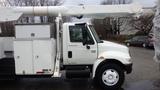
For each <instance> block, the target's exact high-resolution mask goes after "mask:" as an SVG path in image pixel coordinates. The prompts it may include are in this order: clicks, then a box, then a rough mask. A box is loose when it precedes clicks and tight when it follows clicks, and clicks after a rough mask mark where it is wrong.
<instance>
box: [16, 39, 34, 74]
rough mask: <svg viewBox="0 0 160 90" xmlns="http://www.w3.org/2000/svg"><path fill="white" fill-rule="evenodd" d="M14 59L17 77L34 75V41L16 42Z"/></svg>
mask: <svg viewBox="0 0 160 90" xmlns="http://www.w3.org/2000/svg"><path fill="white" fill-rule="evenodd" d="M14 58H15V70H16V74H17V75H23V74H24V75H27V74H28V75H32V74H33V70H34V69H33V67H34V65H33V55H32V41H14Z"/></svg>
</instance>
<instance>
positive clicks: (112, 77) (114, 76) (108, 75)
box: [102, 69, 119, 86]
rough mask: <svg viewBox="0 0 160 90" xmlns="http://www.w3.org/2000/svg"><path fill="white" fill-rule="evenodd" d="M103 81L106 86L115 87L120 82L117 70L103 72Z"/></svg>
mask: <svg viewBox="0 0 160 90" xmlns="http://www.w3.org/2000/svg"><path fill="white" fill-rule="evenodd" d="M102 81H103V83H104V84H105V85H108V86H113V85H115V84H117V82H118V81H119V74H118V73H117V71H116V70H113V69H108V70H106V71H104V72H103V74H102Z"/></svg>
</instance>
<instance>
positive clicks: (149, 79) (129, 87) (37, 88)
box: [0, 47, 160, 90]
mask: <svg viewBox="0 0 160 90" xmlns="http://www.w3.org/2000/svg"><path fill="white" fill-rule="evenodd" d="M130 53H131V55H132V60H133V63H134V65H133V72H132V73H131V74H129V75H126V80H125V83H124V85H123V86H122V90H160V69H159V64H157V63H155V61H154V60H153V56H154V50H151V49H145V48H137V47H130ZM0 90H99V89H98V88H95V87H94V86H93V85H92V81H91V80H90V79H73V80H67V79H65V78H61V79H58V78H54V79H36V78H25V79H21V80H18V81H0Z"/></svg>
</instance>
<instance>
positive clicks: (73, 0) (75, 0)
mask: <svg viewBox="0 0 160 90" xmlns="http://www.w3.org/2000/svg"><path fill="white" fill-rule="evenodd" d="M101 1H102V0H66V1H65V5H78V4H87V5H96V4H99V3H100V2H101ZM155 1H156V0H134V2H140V3H141V4H142V5H143V6H145V7H150V6H154V5H155Z"/></svg>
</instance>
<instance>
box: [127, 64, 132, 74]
mask: <svg viewBox="0 0 160 90" xmlns="http://www.w3.org/2000/svg"><path fill="white" fill-rule="evenodd" d="M132 66H133V64H128V65H125V71H126V73H127V74H130V73H131V72H132Z"/></svg>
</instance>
